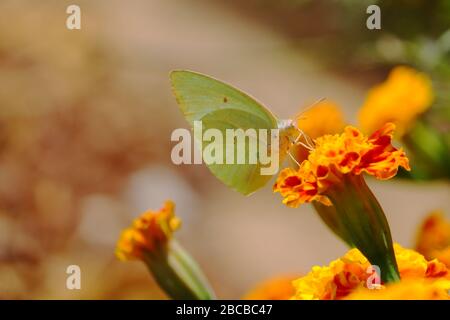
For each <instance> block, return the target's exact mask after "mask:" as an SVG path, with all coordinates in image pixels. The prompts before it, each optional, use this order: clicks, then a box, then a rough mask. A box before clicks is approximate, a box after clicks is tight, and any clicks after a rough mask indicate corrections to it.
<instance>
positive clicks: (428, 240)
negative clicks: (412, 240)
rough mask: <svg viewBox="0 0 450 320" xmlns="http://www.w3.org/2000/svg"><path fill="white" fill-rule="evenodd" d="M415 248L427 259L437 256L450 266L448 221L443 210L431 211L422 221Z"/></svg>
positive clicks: (449, 229)
mask: <svg viewBox="0 0 450 320" xmlns="http://www.w3.org/2000/svg"><path fill="white" fill-rule="evenodd" d="M416 249H417V251H418V252H420V253H421V254H423V255H424V256H425V257H426V258H427V259H434V258H437V259H439V260H440V261H442V262H443V263H445V264H446V265H447V267H450V221H448V220H447V219H446V218H445V216H444V214H443V212H441V211H435V212H432V213H431V214H430V215H429V216H428V217H427V218H426V219H425V221H424V222H423V223H422V226H421V227H420V230H419V234H418V237H417V244H416Z"/></svg>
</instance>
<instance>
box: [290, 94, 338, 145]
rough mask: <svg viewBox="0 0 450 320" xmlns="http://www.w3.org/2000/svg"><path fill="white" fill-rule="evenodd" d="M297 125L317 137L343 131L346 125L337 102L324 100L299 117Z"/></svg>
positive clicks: (309, 134) (312, 136) (311, 135)
mask: <svg viewBox="0 0 450 320" xmlns="http://www.w3.org/2000/svg"><path fill="white" fill-rule="evenodd" d="M296 119H297V127H298V128H300V129H302V130H303V131H304V132H305V133H306V134H307V135H308V136H310V137H311V138H313V139H315V138H318V137H320V136H323V135H326V134H335V133H339V132H342V130H343V129H344V127H345V121H344V115H343V114H342V111H341V109H340V108H339V107H338V105H337V104H335V103H334V102H332V101H330V100H323V101H321V102H319V103H317V104H316V105H314V107H312V108H310V109H307V110H306V111H304V112H302V113H301V114H299V115H298V116H297V117H296Z"/></svg>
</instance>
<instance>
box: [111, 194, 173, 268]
mask: <svg viewBox="0 0 450 320" xmlns="http://www.w3.org/2000/svg"><path fill="white" fill-rule="evenodd" d="M174 208H175V205H174V203H173V202H172V201H166V202H165V203H164V207H163V208H161V209H160V210H159V211H151V210H148V211H146V212H144V213H143V214H142V215H141V216H140V217H138V218H137V219H136V220H134V222H133V225H132V226H131V227H130V228H128V229H125V230H124V231H123V232H122V235H121V236H120V239H119V241H118V243H117V249H116V256H117V257H118V258H119V259H120V260H132V259H142V258H143V256H142V255H143V252H144V251H145V252H148V253H151V252H153V251H155V250H158V248H159V247H161V246H165V245H166V244H167V242H168V240H170V239H171V237H172V233H173V232H174V231H175V230H176V229H178V227H179V226H180V220H179V219H178V218H177V217H176V216H175V214H174Z"/></svg>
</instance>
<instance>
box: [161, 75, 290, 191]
mask: <svg viewBox="0 0 450 320" xmlns="http://www.w3.org/2000/svg"><path fill="white" fill-rule="evenodd" d="M170 78H171V81H172V87H173V91H174V93H175V96H176V99H177V102H178V105H179V106H180V109H181V111H182V112H183V115H184V116H185V118H186V120H187V121H188V122H189V123H190V124H191V126H193V125H194V121H200V120H201V121H202V126H203V131H206V130H207V129H217V130H219V131H220V132H221V133H222V137H224V140H223V144H222V148H223V161H222V163H215V164H208V163H207V166H208V168H209V169H210V171H211V172H212V173H213V174H214V175H215V176H216V177H217V178H218V179H219V180H221V181H222V182H223V183H225V184H226V185H227V186H229V187H231V188H233V189H235V190H237V191H239V192H240V193H243V194H245V195H248V194H250V193H252V192H254V191H256V190H257V189H259V188H261V187H262V186H264V185H265V184H266V183H267V182H268V181H269V180H270V178H271V175H262V174H261V170H260V169H261V168H262V167H263V165H262V164H261V163H260V161H259V156H258V161H257V162H256V163H253V164H251V163H248V161H246V163H244V164H237V163H236V161H235V162H234V163H233V164H227V163H226V154H227V150H228V151H230V150H232V149H233V152H234V155H236V154H237V153H236V152H237V150H239V148H240V147H242V148H244V150H245V157H246V159H247V160H248V159H249V158H250V150H249V144H250V143H252V142H253V143H254V142H255V139H257V136H255V135H248V136H247V138H246V139H245V145H244V146H242V145H240V143H241V144H242V141H241V142H239V141H236V140H234V141H227V140H226V139H225V138H226V130H227V129H242V130H244V131H245V130H247V129H255V130H256V131H257V132H258V130H259V129H266V130H268V132H269V134H270V130H271V129H276V128H278V122H277V119H276V118H275V116H274V115H273V114H272V113H271V112H270V111H269V110H268V109H267V108H265V107H264V106H262V105H261V104H260V103H258V102H257V101H256V100H255V99H253V98H251V97H250V96H249V95H247V94H245V93H243V92H241V91H240V90H238V89H235V88H233V87H232V86H230V85H228V84H226V83H223V82H221V81H219V80H216V79H213V78H211V77H208V76H206V75H203V74H199V73H195V72H191V71H173V72H172V73H171V75H170ZM201 138H202V137H196V139H201ZM269 141H270V140H269ZM227 143H228V144H230V143H232V144H233V146H231V147H230V146H229V148H227ZM259 143H260V145H259V148H261V147H262V146H263V147H264V145H263V144H264V143H266V142H265V141H259ZM207 146H208V144H207V143H205V142H203V151H204V150H205V148H206V147H207ZM267 147H268V148H269V149H270V146H267ZM269 152H270V151H269ZM280 155H281V153H280ZM281 157H283V155H281Z"/></svg>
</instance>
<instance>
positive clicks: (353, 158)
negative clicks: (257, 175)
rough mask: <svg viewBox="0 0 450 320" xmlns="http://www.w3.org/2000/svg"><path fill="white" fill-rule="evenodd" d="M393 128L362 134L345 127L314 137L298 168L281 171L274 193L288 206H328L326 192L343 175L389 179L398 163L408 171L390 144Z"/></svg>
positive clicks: (399, 152)
mask: <svg viewBox="0 0 450 320" xmlns="http://www.w3.org/2000/svg"><path fill="white" fill-rule="evenodd" d="M394 129H395V125H394V124H392V123H387V124H386V125H384V126H383V127H382V128H381V129H380V130H378V131H376V132H375V133H373V134H372V135H371V136H369V137H366V136H364V135H363V134H362V133H361V132H360V131H359V130H358V129H356V128H354V127H351V126H347V127H346V128H345V130H344V133H342V134H335V135H325V136H322V137H319V138H317V139H315V144H316V145H315V149H314V150H312V151H311V152H310V154H309V156H308V159H307V160H305V161H303V162H302V163H301V165H300V168H299V169H298V170H294V169H291V168H287V169H284V170H282V171H281V173H280V175H279V176H278V179H277V181H276V183H275V185H274V192H280V194H281V195H282V196H283V198H284V200H283V203H284V204H286V205H288V206H290V207H297V206H299V205H300V204H302V203H305V202H311V201H320V202H322V203H324V204H326V205H330V201H329V199H328V197H327V194H326V191H327V189H328V188H329V187H330V186H332V185H335V184H338V183H339V182H340V181H342V178H343V176H344V175H347V174H351V175H360V174H361V173H363V172H366V173H368V174H370V175H372V176H375V177H376V178H378V179H389V178H392V177H393V176H395V175H396V173H397V170H398V167H399V166H402V167H404V168H405V169H407V170H409V169H410V168H409V163H408V158H407V157H406V155H405V153H404V152H403V150H402V149H399V150H398V149H396V148H394V146H392V144H391V140H392V136H393V132H394Z"/></svg>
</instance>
